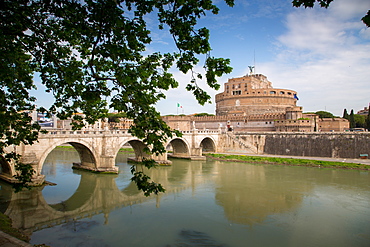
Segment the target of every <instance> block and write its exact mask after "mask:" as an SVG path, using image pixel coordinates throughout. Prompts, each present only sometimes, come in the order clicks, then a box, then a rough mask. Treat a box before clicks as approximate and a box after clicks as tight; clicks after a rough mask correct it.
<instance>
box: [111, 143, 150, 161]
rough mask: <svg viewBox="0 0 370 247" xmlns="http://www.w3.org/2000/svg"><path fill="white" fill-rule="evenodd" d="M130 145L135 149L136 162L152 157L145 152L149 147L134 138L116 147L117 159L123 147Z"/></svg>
mask: <svg viewBox="0 0 370 247" xmlns="http://www.w3.org/2000/svg"><path fill="white" fill-rule="evenodd" d="M127 143H128V144H130V145H131V147H132V148H133V149H134V153H135V160H136V161H138V162H141V161H143V159H144V158H147V159H149V158H150V157H151V155H150V154H148V153H146V152H145V151H144V149H145V148H146V147H147V146H146V145H145V144H144V143H143V142H142V141H141V140H139V139H137V138H132V139H129V140H125V141H123V142H121V143H120V144H119V145H118V146H117V147H116V150H115V151H114V153H115V157H117V154H118V152H119V150H120V148H121V147H123V146H124V145H126V144H127Z"/></svg>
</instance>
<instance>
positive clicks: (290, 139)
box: [224, 132, 370, 158]
mask: <svg viewBox="0 0 370 247" xmlns="http://www.w3.org/2000/svg"><path fill="white" fill-rule="evenodd" d="M233 135H234V138H232V139H234V140H237V142H238V144H239V143H241V142H244V143H245V145H244V146H246V147H249V146H254V147H256V149H255V150H257V151H258V153H259V154H261V153H265V154H276V155H292V156H313V157H333V158H360V155H361V154H368V155H369V156H370V132H361V133H354V132H345V133H318V132H315V133H277V132H274V133H272V132H271V133H234V134H233ZM228 139H229V141H228V143H227V144H228V145H230V138H228ZM225 144H226V143H225ZM242 146H243V145H238V147H242ZM234 147H235V146H234ZM227 149H228V147H227V145H224V150H225V151H227ZM235 151H236V150H235ZM250 151H251V149H250V148H249V149H248V150H247V149H245V152H246V153H248V154H249V153H250ZM255 153H257V152H255ZM369 158H370V157H369Z"/></svg>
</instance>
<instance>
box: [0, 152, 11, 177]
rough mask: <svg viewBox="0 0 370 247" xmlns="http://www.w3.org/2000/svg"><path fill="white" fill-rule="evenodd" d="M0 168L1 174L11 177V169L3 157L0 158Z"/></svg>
mask: <svg viewBox="0 0 370 247" xmlns="http://www.w3.org/2000/svg"><path fill="white" fill-rule="evenodd" d="M0 168H1V170H0V171H1V173H2V174H4V175H6V176H10V177H12V175H13V172H12V167H11V165H10V164H9V162H8V161H7V160H6V159H5V158H4V157H3V156H0Z"/></svg>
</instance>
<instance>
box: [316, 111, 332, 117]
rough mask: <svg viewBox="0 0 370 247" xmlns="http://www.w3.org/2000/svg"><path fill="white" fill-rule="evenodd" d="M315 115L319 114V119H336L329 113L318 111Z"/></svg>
mask: <svg viewBox="0 0 370 247" xmlns="http://www.w3.org/2000/svg"><path fill="white" fill-rule="evenodd" d="M315 114H317V115H318V116H319V118H335V116H334V115H333V113H331V112H327V111H317V112H315Z"/></svg>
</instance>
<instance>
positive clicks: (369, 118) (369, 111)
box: [366, 104, 370, 130]
mask: <svg viewBox="0 0 370 247" xmlns="http://www.w3.org/2000/svg"><path fill="white" fill-rule="evenodd" d="M366 128H367V130H370V104H369V107H368V108H367V118H366Z"/></svg>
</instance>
